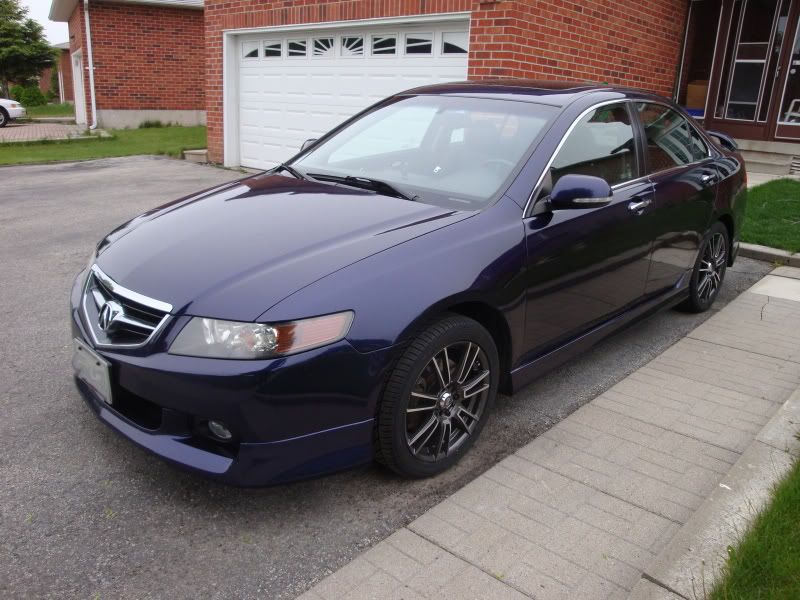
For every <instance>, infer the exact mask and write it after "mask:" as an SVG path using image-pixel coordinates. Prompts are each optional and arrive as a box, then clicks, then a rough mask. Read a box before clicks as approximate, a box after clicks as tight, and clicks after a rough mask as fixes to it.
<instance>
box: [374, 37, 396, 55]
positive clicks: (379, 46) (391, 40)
mask: <svg viewBox="0 0 800 600" xmlns="http://www.w3.org/2000/svg"><path fill="white" fill-rule="evenodd" d="M372 54H373V56H380V55H391V54H397V36H396V35H373V36H372Z"/></svg>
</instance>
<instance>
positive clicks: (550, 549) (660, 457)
mask: <svg viewBox="0 0 800 600" xmlns="http://www.w3.org/2000/svg"><path fill="white" fill-rule="evenodd" d="M798 339H800V269H791V268H787V267H784V268H781V269H777V270H776V271H774V272H773V274H772V275H768V276H767V277H766V278H764V279H763V280H762V281H761V282H759V283H758V284H756V285H755V286H754V287H753V288H751V289H750V290H749V291H747V292H745V293H743V294H741V295H740V296H739V297H738V298H737V299H736V300H734V301H733V302H731V303H730V304H729V305H728V306H726V307H725V308H724V309H723V310H721V311H720V312H719V313H718V314H716V315H715V316H713V317H712V318H710V319H709V320H707V321H706V322H705V323H704V324H703V325H701V326H700V327H698V328H697V329H695V330H694V331H693V332H692V333H691V334H690V335H689V336H687V337H686V338H685V339H683V340H681V341H680V342H678V343H677V344H675V345H674V346H672V347H671V348H669V349H668V350H667V351H666V352H664V353H663V354H661V355H660V356H658V357H656V358H655V359H654V360H652V361H651V362H650V363H649V364H647V365H646V366H644V367H643V368H641V369H639V370H638V371H636V372H634V373H633V374H631V375H630V376H629V377H627V378H626V379H624V380H623V381H621V382H619V383H618V384H617V385H615V386H614V387H612V388H611V389H609V390H608V391H606V392H605V393H603V394H601V395H600V396H598V397H597V398H595V399H594V400H593V401H592V402H590V403H589V404H587V405H585V406H583V407H582V408H580V409H579V410H577V411H576V412H575V413H573V414H572V415H571V416H569V417H568V418H566V419H565V420H563V421H562V422H560V423H559V424H558V425H556V426H555V427H553V428H552V429H550V430H549V431H547V432H546V433H544V434H543V435H541V436H540V437H538V438H536V439H535V440H534V441H532V442H531V443H530V444H528V445H527V446H525V447H523V448H521V449H519V450H518V451H517V452H515V453H514V454H513V455H511V456H509V457H507V458H506V459H504V460H503V461H501V462H500V463H498V464H497V465H495V466H494V467H493V468H491V469H489V470H488V471H487V472H486V473H484V474H483V475H481V476H480V477H478V478H477V479H476V480H474V481H473V482H471V483H469V484H468V485H467V486H465V487H464V488H462V489H461V490H460V491H458V492H457V493H455V494H454V495H453V496H451V497H449V498H447V499H446V500H444V501H443V502H441V503H440V504H438V505H437V506H435V507H433V508H432V509H431V510H429V511H428V512H427V513H425V514H423V515H422V516H421V517H419V518H418V519H416V520H415V521H413V522H412V523H410V524H409V525H408V526H407V527H406V528H404V529H401V530H400V531H398V532H396V533H394V534H393V535H391V536H390V537H389V538H387V539H386V540H384V541H383V542H381V543H379V544H378V545H377V546H375V547H373V548H372V549H371V550H369V551H367V552H366V553H364V554H363V555H361V556H360V557H358V558H357V559H355V560H354V561H352V562H351V563H350V564H348V565H347V566H345V567H344V568H342V569H340V570H339V571H337V572H335V573H334V574H332V575H331V576H329V577H328V578H326V579H324V580H323V581H321V582H320V583H318V584H317V585H316V586H315V587H314V588H312V589H311V590H310V591H308V592H307V593H306V594H304V595H303V596H302V598H303V599H305V600H311V599H313V600H319V599H320V598H337V599H338V598H381V599H383V598H404V599H408V600H412V599H416V598H540V599H550V598H556V599H560V598H570V599H573V598H574V599H580V598H587V599H588V598H591V599H592V600H602V599H605V598H625V597H627V596H628V594H629V592H630V591H631V589H632V588H633V587H634V586H635V585H636V584H637V583H638V582H639V581H640V577H641V575H642V573H643V572H644V571H645V570H646V569H647V567H648V565H649V563H651V562H652V561H653V560H654V558H655V557H656V556H657V555H658V554H659V552H661V550H662V549H664V548H665V546H666V545H667V544H668V543H669V542H670V540H672V539H673V537H675V535H676V533H677V532H678V531H679V530H680V528H681V527H682V525H683V524H685V523H686V522H687V520H689V519H690V517H692V515H693V514H694V513H695V511H697V510H698V508H699V507H700V506H701V504H702V503H703V502H704V500H705V499H706V498H707V497H708V496H709V495H710V494H711V493H712V492H713V491H714V490H715V488H716V487H717V486H718V485H719V483H720V481H721V480H722V479H723V478H724V477H725V476H726V474H727V473H728V472H729V471H730V470H731V468H732V466H733V465H734V463H736V461H737V459H738V458H739V457H740V456H741V455H742V453H743V452H744V451H745V450H746V449H747V448H748V446H749V445H750V444H751V443H752V442H753V440H754V438H755V436H756V435H758V433H759V432H760V431H761V429H762V427H764V425H765V424H767V422H768V421H769V420H770V418H771V417H772V415H773V414H775V413H776V412H777V411H778V409H779V407H780V406H781V405H782V403H783V402H784V401H785V400H786V399H787V398H788V397H789V396H790V395H791V394H792V392H793V391H794V390H795V389H796V388H798V386H800V344H798ZM648 585H649V583H648ZM661 591H662V592H663V591H664V590H663V589H662V590H661ZM676 598H677V596H676Z"/></svg>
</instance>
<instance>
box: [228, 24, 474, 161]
mask: <svg viewBox="0 0 800 600" xmlns="http://www.w3.org/2000/svg"><path fill="white" fill-rule="evenodd" d="M470 15H471V13H470V12H469V11H466V12H449V13H435V14H426V15H411V16H401V17H386V18H381V19H355V20H347V21H326V22H322V23H298V24H295V25H276V26H272V27H251V28H247V29H225V30H223V32H222V140H223V145H224V147H223V164H224V165H225V166H226V167H238V166H240V164H241V162H240V156H239V150H240V149H239V53H238V51H237V45H238V43H239V36H241V35H244V34H252V33H264V32H270V31H280V32H282V33H283V32H287V31H294V30H302V31H308V30H322V29H345V28H350V27H372V26H378V25H383V26H386V25H403V26H409V25H414V24H417V23H419V24H425V23H446V22H449V21H466V22H467V23H468V24H470V25H471V19H470Z"/></svg>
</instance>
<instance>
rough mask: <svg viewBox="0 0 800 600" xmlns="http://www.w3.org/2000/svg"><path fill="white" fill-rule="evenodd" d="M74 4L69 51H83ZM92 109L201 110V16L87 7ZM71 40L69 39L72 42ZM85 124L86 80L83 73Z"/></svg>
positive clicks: (197, 12)
mask: <svg viewBox="0 0 800 600" xmlns="http://www.w3.org/2000/svg"><path fill="white" fill-rule="evenodd" d="M83 21H84V20H83V5H82V4H81V3H80V2H79V3H78V5H77V7H76V8H75V11H74V12H73V14H72V17H71V18H70V21H69V31H70V49H71V50H72V51H73V52H74V51H75V50H77V49H82V50H83V62H84V69H85V68H86V66H87V65H88V52H87V50H86V48H85V46H84V44H83V39H84V37H85V24H84V22H83ZM89 27H90V31H91V36H92V54H93V61H94V84H95V94H96V102H97V109H98V110H103V109H127V110H137V109H138V110H145V109H155V110H203V109H204V108H205V58H204V56H203V35H204V31H205V30H204V25H203V11H201V10H191V9H182V8H171V7H161V6H147V5H133V4H111V3H102V2H93V3H91V4H90V5H89ZM73 36H74V37H73ZM84 87H85V90H86V91H85V94H86V107H87V113H89V121H90V122H91V101H90V96H89V76H88V72H86V71H84Z"/></svg>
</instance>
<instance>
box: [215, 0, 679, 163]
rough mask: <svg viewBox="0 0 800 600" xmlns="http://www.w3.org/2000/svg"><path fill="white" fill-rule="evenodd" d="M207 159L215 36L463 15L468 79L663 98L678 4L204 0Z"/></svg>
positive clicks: (219, 152) (674, 54) (219, 146)
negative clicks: (609, 87)
mask: <svg viewBox="0 0 800 600" xmlns="http://www.w3.org/2000/svg"><path fill="white" fill-rule="evenodd" d="M205 6H206V8H205V11H206V73H207V75H208V77H207V79H206V112H207V116H206V118H207V122H208V150H209V159H210V160H212V161H214V162H221V161H222V160H223V139H222V138H223V130H222V108H223V104H222V88H223V81H222V31H223V30H225V29H238V28H245V27H267V26H273V25H281V24H296V23H316V22H321V21H340V20H351V19H370V18H381V17H391V16H405V15H421V14H433V13H444V12H461V11H472V20H471V27H470V54H469V71H468V76H469V78H470V79H485V78H496V77H528V78H535V79H562V80H591V81H603V82H608V83H612V84H625V85H630V86H634V87H641V88H645V89H649V90H653V91H656V92H659V93H662V94H670V93H671V90H672V86H673V83H674V79H675V75H676V68H677V63H678V60H679V56H680V48H681V42H682V37H683V27H684V21H685V15H686V10H687V7H688V2H687V1H686V0H584V1H579V0H576V1H574V2H570V1H567V0H512V1H498V2H482V1H476V0H346V1H344V2H326V1H324V0H206V5H205Z"/></svg>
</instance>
